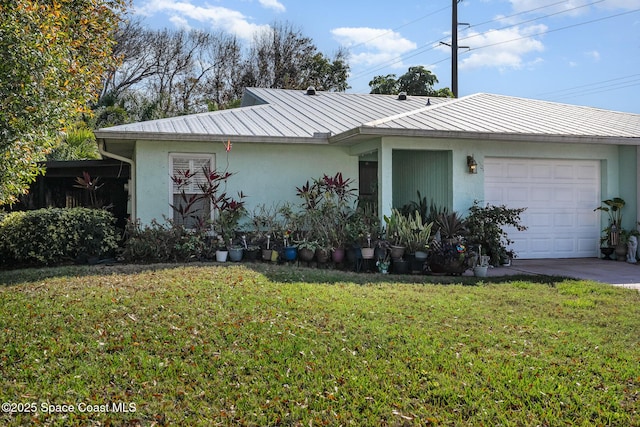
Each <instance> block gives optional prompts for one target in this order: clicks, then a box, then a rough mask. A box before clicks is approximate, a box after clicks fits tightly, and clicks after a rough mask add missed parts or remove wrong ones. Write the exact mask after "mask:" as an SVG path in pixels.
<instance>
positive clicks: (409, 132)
mask: <svg viewBox="0 0 640 427" xmlns="http://www.w3.org/2000/svg"><path fill="white" fill-rule="evenodd" d="M382 136H399V137H420V138H441V139H471V140H485V141H509V142H541V143H567V144H609V145H611V144H616V145H640V138H635V137H623V136H593V135H561V134H559V135H558V134H525V133H499V132H497V133H494V132H467V131H449V130H424V129H397V128H379V127H375V126H360V127H357V128H354V129H351V130H349V131H346V132H343V133H340V134H337V135H334V136H332V137H331V138H329V143H330V144H345V145H348V144H350V143H352V142H355V141H357V140H358V139H361V138H362V137H382Z"/></svg>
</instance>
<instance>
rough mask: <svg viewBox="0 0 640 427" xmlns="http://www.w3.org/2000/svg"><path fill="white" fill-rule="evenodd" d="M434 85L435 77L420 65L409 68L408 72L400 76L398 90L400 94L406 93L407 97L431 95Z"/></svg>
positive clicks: (436, 80)
mask: <svg viewBox="0 0 640 427" xmlns="http://www.w3.org/2000/svg"><path fill="white" fill-rule="evenodd" d="M435 83H438V78H437V77H436V75H435V74H433V73H431V71H429V70H427V69H426V68H424V67H423V66H422V65H418V66H415V67H409V71H407V72H406V73H404V74H403V75H401V76H400V78H399V79H398V88H399V89H400V92H406V93H407V95H416V96H421V95H433V94H434V90H433V85H434V84H435Z"/></svg>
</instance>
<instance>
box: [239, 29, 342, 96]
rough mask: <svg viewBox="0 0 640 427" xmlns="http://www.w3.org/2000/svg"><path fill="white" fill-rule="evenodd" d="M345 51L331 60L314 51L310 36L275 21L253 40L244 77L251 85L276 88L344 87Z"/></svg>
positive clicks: (320, 88)
mask: <svg viewBox="0 0 640 427" xmlns="http://www.w3.org/2000/svg"><path fill="white" fill-rule="evenodd" d="M345 58H346V53H345V52H344V51H338V53H337V54H336V55H335V57H334V58H333V59H332V60H331V59H329V58H326V57H325V56H324V55H323V54H322V53H319V52H318V48H317V47H316V46H315V44H313V40H311V39H310V38H309V37H305V36H304V35H303V34H302V32H301V31H300V30H298V29H296V28H294V27H293V26H292V25H291V24H288V23H275V24H272V25H271V26H270V27H269V28H268V29H266V30H264V31H263V32H261V33H258V34H257V35H256V37H255V40H254V42H253V45H252V48H251V53H250V57H249V61H248V64H250V65H249V69H248V71H247V75H246V81H247V82H248V83H251V85H253V86H259V87H268V88H278V89H305V88H306V87H308V86H316V89H318V90H336V91H344V90H346V89H348V86H347V83H346V81H347V76H348V73H349V65H348V63H347V62H346V59H345ZM251 65H253V66H251Z"/></svg>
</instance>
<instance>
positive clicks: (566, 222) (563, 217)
mask: <svg viewBox="0 0 640 427" xmlns="http://www.w3.org/2000/svg"><path fill="white" fill-rule="evenodd" d="M573 224H575V215H574V214H573V213H572V212H571V213H569V212H568V213H564V214H562V213H557V214H554V215H553V226H554V227H556V228H560V227H566V228H569V227H571V226H572V225H573Z"/></svg>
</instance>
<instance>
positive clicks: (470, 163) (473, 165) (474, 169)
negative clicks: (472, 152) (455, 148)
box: [467, 156, 478, 173]
mask: <svg viewBox="0 0 640 427" xmlns="http://www.w3.org/2000/svg"><path fill="white" fill-rule="evenodd" d="M467 168H469V173H478V163H477V162H476V159H474V158H473V156H467Z"/></svg>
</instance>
